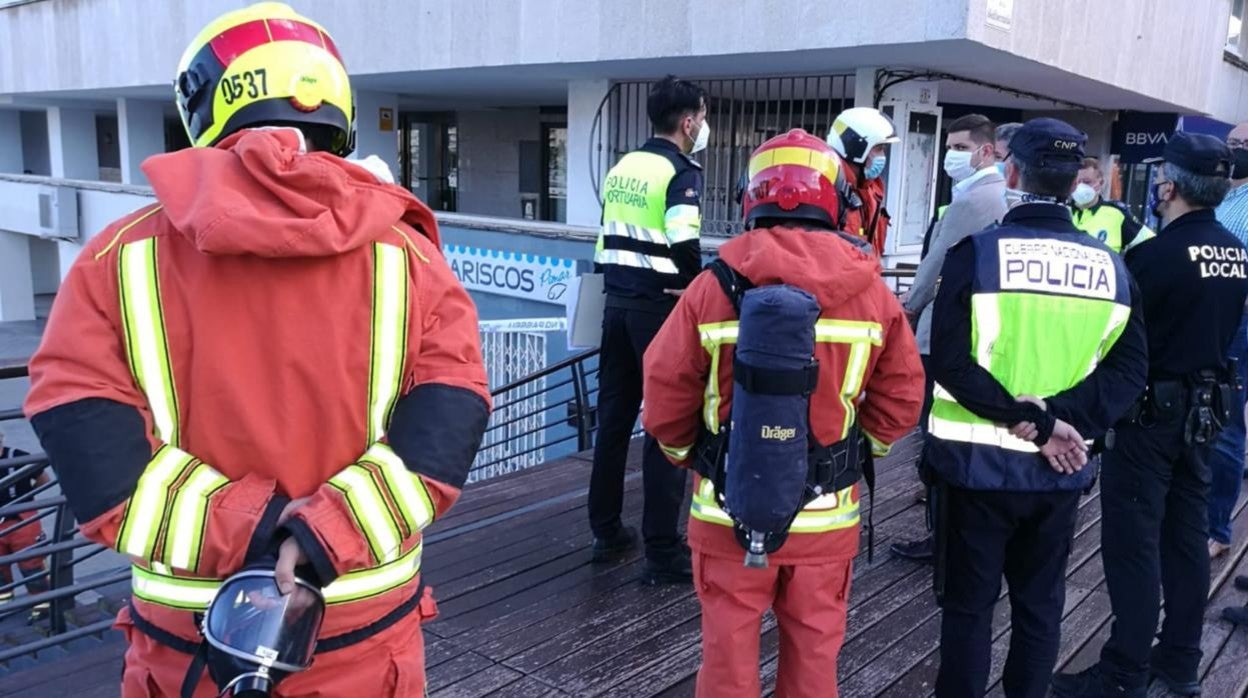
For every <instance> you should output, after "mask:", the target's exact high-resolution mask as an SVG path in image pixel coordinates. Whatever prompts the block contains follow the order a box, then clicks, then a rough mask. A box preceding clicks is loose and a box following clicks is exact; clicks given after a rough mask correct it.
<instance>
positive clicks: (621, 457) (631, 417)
mask: <svg viewBox="0 0 1248 698" xmlns="http://www.w3.org/2000/svg"><path fill="white" fill-rule="evenodd" d="M607 303H608V306H607V307H606V308H605V310H604V312H603V318H602V350H601V353H600V354H599V356H598V390H599V392H598V435H597V440H596V441H595V443H594V467H593V473H592V475H591V476H590V481H589V524H590V528H591V529H592V530H593V532H594V535H595V536H596V537H599V538H609V537H611V536H612V535H614V534H615V533H616V532H618V530H619V528H620V514H621V512H622V510H623V506H624V469H625V465H626V460H627V457H628V444H629V441H630V440H631V439H632V434H633V428H634V427H635V425H636V424H637V414H638V411H639V409H640V407H641V386H642V357H643V356H644V355H645V353H646V347H648V346H650V342H651V341H652V340H653V339H654V336H655V335H656V334H658V332H659V328H660V327H662V326H663V321H664V320H665V319H667V315H666V314H661V313H656V312H647V311H643V310H633V309H628V308H619V307H611V305H610V303H611V301H610V297H608V301H607ZM687 477H688V473H687V472H686V471H685V470H684V469H682V468H677V467H675V466H673V465H672V464H671V463H670V462H668V460H667V458H666V457H665V456H664V455H663V451H662V450H661V449H660V448H659V445H658V442H657V441H655V440H654V439H653V438H652V437H650V436H649V435H646V437H645V440H644V446H643V452H642V478H643V481H644V482H643V488H644V492H645V508H644V513H643V515H642V535H643V537H644V538H645V541H646V550H647V551H648V552H650V553H658V554H660V555H662V554H664V553H665V552H673V551H674V550H675V549H676V547H677V546H678V545H679V543H680V533H679V531H678V530H677V525H678V523H679V521H680V513H681V509H682V508H683V506H682V505H683V502H684V499H685V480H686V479H687Z"/></svg>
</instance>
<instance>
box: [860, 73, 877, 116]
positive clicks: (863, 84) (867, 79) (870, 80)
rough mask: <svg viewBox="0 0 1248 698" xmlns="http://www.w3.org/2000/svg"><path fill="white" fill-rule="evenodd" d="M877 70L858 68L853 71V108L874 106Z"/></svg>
mask: <svg viewBox="0 0 1248 698" xmlns="http://www.w3.org/2000/svg"><path fill="white" fill-rule="evenodd" d="M878 70H879V68H859V69H857V70H855V71H854V106H855V107H874V106H875V74H876V72H877V71H878Z"/></svg>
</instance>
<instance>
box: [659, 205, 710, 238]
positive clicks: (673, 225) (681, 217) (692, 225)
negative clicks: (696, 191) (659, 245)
mask: <svg viewBox="0 0 1248 698" xmlns="http://www.w3.org/2000/svg"><path fill="white" fill-rule="evenodd" d="M663 222H664V228H665V232H666V233H667V242H669V243H671V244H673V245H675V244H678V243H682V242H686V241H688V240H697V239H698V238H699V237H700V235H701V230H702V215H701V212H700V211H699V210H698V207H697V206H693V205H691V204H677V205H676V206H673V207H671V208H669V209H667V213H666V214H664V216H663Z"/></svg>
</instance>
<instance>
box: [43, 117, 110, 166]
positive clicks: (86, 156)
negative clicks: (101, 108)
mask: <svg viewBox="0 0 1248 698" xmlns="http://www.w3.org/2000/svg"><path fill="white" fill-rule="evenodd" d="M48 154H49V157H50V159H51V164H52V176H53V177H60V178H62V179H85V180H88V181H95V180H98V179H99V178H100V151H99V149H98V147H97V145H96V142H95V112H93V111H90V110H87V109H72V108H69V107H49V108H48Z"/></svg>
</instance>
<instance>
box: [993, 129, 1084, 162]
mask: <svg viewBox="0 0 1248 698" xmlns="http://www.w3.org/2000/svg"><path fill="white" fill-rule="evenodd" d="M1087 140H1088V136H1087V135H1086V134H1085V133H1084V132H1083V131H1080V130H1079V129H1077V128H1075V127H1074V126H1071V125H1070V124H1068V123H1066V122H1065V121H1061V120H1059V119H1048V118H1042V119H1032V120H1031V121H1028V122H1027V123H1025V124H1023V125H1022V126H1021V127H1020V128H1019V129H1018V131H1017V132H1015V134H1014V137H1013V138H1011V139H1010V157H1012V158H1014V159H1016V160H1019V161H1021V162H1023V163H1025V164H1028V165H1035V166H1037V167H1044V168H1046V169H1069V170H1071V171H1072V172H1073V171H1075V170H1078V169H1079V165H1080V163H1082V162H1083V145H1084V143H1086V142H1087Z"/></svg>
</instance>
